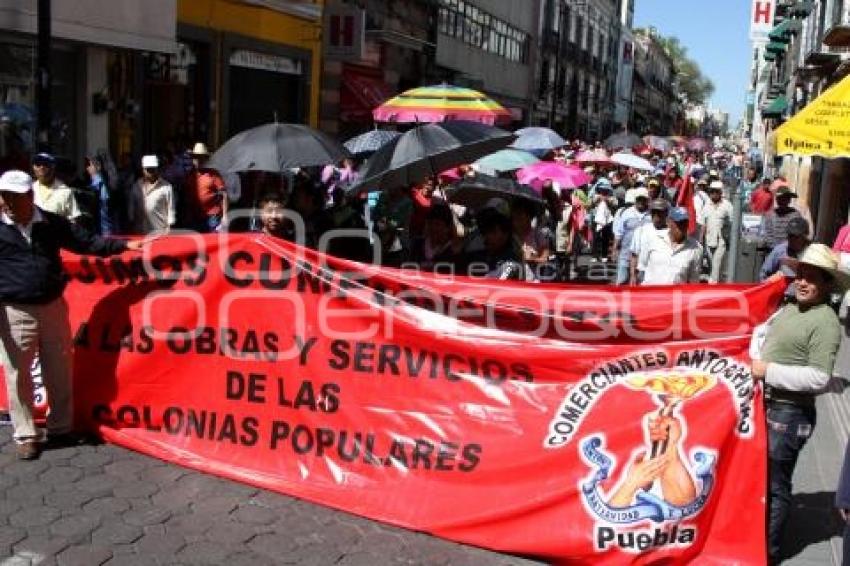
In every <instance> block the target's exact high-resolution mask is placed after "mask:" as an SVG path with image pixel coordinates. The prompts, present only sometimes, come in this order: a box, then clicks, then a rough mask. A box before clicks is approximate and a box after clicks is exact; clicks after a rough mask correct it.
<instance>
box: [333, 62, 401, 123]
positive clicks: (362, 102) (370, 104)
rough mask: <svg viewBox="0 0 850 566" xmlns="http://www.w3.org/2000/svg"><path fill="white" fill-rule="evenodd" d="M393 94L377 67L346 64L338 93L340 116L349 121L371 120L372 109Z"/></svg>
mask: <svg viewBox="0 0 850 566" xmlns="http://www.w3.org/2000/svg"><path fill="white" fill-rule="evenodd" d="M394 95H395V92H394V89H393V88H392V87H391V86H390V85H388V84H387V83H385V82H384V80H383V77H382V76H381V71H380V70H379V69H366V68H356V67H349V66H346V67H345V68H344V69H343V71H342V86H341V88H340V95H339V113H340V118H341V119H342V120H345V121H349V122H371V121H372V110H374V109H375V108H377V107H378V106H380V105H381V104H383V103H384V102H385V101H386V100H388V99H390V98H392V97H393V96H394Z"/></svg>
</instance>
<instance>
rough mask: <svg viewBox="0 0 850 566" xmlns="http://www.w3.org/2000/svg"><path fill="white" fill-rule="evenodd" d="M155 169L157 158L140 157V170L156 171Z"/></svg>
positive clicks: (154, 156)
mask: <svg viewBox="0 0 850 566" xmlns="http://www.w3.org/2000/svg"><path fill="white" fill-rule="evenodd" d="M157 167H159V157H157V156H156V155H145V156H143V157H142V169H156V168H157Z"/></svg>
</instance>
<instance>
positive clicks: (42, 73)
mask: <svg viewBox="0 0 850 566" xmlns="http://www.w3.org/2000/svg"><path fill="white" fill-rule="evenodd" d="M50 1H51V0H38V45H37V47H36V68H35V77H34V79H35V80H34V82H35V105H36V110H37V112H38V122H37V126H36V145H37V147H38V150H39V151H50V91H51V84H52V78H51V76H50Z"/></svg>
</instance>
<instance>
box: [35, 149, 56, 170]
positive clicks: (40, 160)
mask: <svg viewBox="0 0 850 566" xmlns="http://www.w3.org/2000/svg"><path fill="white" fill-rule="evenodd" d="M32 164H33V165H49V166H50V167H53V166H55V165H56V158H55V157H53V156H52V155H51V154H49V153H46V152H41V153H37V154H35V155H34V156H33V158H32Z"/></svg>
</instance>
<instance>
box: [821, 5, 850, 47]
mask: <svg viewBox="0 0 850 566" xmlns="http://www.w3.org/2000/svg"><path fill="white" fill-rule="evenodd" d="M823 44H824V45H826V46H827V47H832V48H835V47H850V7H848V8H845V10H844V14H842V16H841V19H840V20H839V21H837V22H835V23H834V24H832V26H831V27H830V28H829V29H827V30H826V33H825V34H824V36H823Z"/></svg>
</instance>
